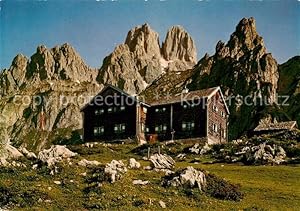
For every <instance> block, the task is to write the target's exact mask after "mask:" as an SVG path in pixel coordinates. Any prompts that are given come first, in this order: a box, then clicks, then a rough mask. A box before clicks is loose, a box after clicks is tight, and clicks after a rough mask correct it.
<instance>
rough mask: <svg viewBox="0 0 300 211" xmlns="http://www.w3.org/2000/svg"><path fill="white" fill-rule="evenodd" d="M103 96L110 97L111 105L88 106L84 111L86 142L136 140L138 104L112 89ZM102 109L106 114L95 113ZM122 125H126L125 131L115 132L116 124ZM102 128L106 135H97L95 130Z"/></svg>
mask: <svg viewBox="0 0 300 211" xmlns="http://www.w3.org/2000/svg"><path fill="white" fill-rule="evenodd" d="M101 96H102V97H107V96H109V99H110V100H108V104H109V105H93V106H88V107H87V108H86V109H85V110H84V111H83V112H84V124H83V125H84V139H85V141H99V140H104V141H111V140H117V139H125V138H128V137H130V138H134V137H135V135H136V103H134V102H133V101H132V100H130V99H128V97H126V96H122V95H121V94H120V93H118V92H116V91H115V90H112V89H108V90H107V91H106V92H105V93H102V95H101ZM99 99H100V98H99ZM106 99H107V98H106ZM127 102H128V103H127ZM121 106H124V107H125V109H124V110H121ZM109 108H110V109H113V112H108V109H109ZM101 109H103V110H104V113H102V114H96V113H95V111H96V110H101ZM114 110H115V111H114ZM122 123H125V131H124V132H122V133H116V132H115V130H114V127H115V124H122ZM101 126H103V127H104V133H103V134H101V135H95V134H94V128H95V127H101Z"/></svg>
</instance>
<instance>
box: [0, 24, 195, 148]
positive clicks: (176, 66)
mask: <svg viewBox="0 0 300 211" xmlns="http://www.w3.org/2000/svg"><path fill="white" fill-rule="evenodd" d="M164 43H165V44H164V46H173V47H174V48H175V49H176V50H174V49H172V48H171V49H169V47H165V49H164V51H163V52H164V53H162V48H161V46H160V44H159V37H158V34H157V33H156V32H154V31H153V30H152V29H151V28H150V26H149V25H148V24H144V25H143V26H138V27H135V28H133V29H132V30H130V31H129V32H128V35H127V37H126V39H125V43H124V44H121V45H119V46H117V47H116V49H115V50H114V51H113V52H112V53H111V54H110V55H109V56H107V57H106V58H105V59H104V61H103V65H102V67H101V68H100V69H94V68H90V67H89V66H88V65H87V64H85V62H84V61H83V60H82V58H81V57H80V56H79V54H78V53H77V52H76V51H75V49H74V48H73V47H72V46H71V45H69V44H64V45H62V46H56V47H54V48H51V49H47V48H46V47H45V46H43V45H42V46H39V47H38V48H37V51H36V53H35V54H33V55H32V56H31V57H30V59H28V58H27V57H25V56H23V55H17V56H16V57H15V58H14V59H13V62H12V64H11V67H10V68H9V69H6V70H4V71H3V72H1V73H0V112H1V119H0V131H1V135H2V134H4V135H5V137H1V139H2V140H5V141H8V139H9V140H11V141H12V142H13V143H14V144H15V145H27V147H28V148H29V149H33V150H37V149H41V148H44V147H46V146H47V145H49V144H50V143H51V142H53V141H57V140H60V139H64V138H66V136H67V137H69V136H71V135H72V134H71V132H72V131H74V130H79V129H81V128H82V116H81V113H80V108H81V107H82V106H83V105H84V104H85V103H87V102H88V101H89V100H90V98H91V97H93V96H94V95H95V94H96V93H97V92H99V91H100V90H101V89H102V87H103V86H104V84H105V83H110V84H113V85H116V86H117V87H119V88H121V89H124V90H125V91H127V92H129V93H131V94H138V93H140V92H141V91H143V90H144V89H145V88H146V86H148V84H150V83H152V82H153V81H154V80H156V79H157V78H158V77H159V76H161V75H163V74H165V72H169V71H177V70H185V69H187V68H188V67H192V66H193V65H194V64H195V61H196V48H195V45H194V42H193V40H192V38H191V37H190V35H189V34H188V33H187V32H186V31H185V30H184V29H183V28H182V27H179V26H175V27H172V28H171V29H170V30H169V32H168V33H167V37H166V41H165V42H164ZM177 45H178V46H177ZM169 51H172V52H174V53H175V54H174V55H171V53H170V52H169ZM164 55H168V59H165V57H164ZM4 135H3V136H4ZM77 138H78V136H77Z"/></svg>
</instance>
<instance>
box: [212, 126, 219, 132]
mask: <svg viewBox="0 0 300 211" xmlns="http://www.w3.org/2000/svg"><path fill="white" fill-rule="evenodd" d="M213 131H214V132H216V133H217V132H218V125H217V124H213Z"/></svg>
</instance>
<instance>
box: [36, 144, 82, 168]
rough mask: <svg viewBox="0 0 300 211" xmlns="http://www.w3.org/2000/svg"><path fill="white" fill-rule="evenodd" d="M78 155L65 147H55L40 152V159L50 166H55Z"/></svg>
mask: <svg viewBox="0 0 300 211" xmlns="http://www.w3.org/2000/svg"><path fill="white" fill-rule="evenodd" d="M76 155H77V154H76V153H74V152H72V151H71V150H69V149H68V148H66V147H65V146H60V145H53V146H51V148H50V149H44V150H42V151H40V152H39V154H38V159H39V160H41V161H42V162H44V163H47V165H48V166H53V165H54V164H55V163H58V162H60V161H62V160H63V159H67V158H71V157H74V156H76Z"/></svg>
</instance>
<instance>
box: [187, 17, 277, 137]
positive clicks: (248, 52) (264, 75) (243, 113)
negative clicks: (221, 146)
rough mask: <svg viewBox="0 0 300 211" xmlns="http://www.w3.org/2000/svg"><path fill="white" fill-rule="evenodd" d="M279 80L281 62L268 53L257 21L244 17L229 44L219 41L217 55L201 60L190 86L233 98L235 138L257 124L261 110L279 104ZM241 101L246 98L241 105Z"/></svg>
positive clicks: (231, 103)
mask: <svg viewBox="0 0 300 211" xmlns="http://www.w3.org/2000/svg"><path fill="white" fill-rule="evenodd" d="M278 78H279V73H278V67H277V62H276V60H275V59H274V58H273V57H272V55H271V54H269V53H267V50H266V48H265V45H264V42H263V38H262V37H261V36H259V34H258V33H257V31H256V26H255V20H254V19H253V18H243V19H242V20H241V21H240V22H239V24H238V25H237V27H236V30H235V32H234V33H233V34H232V35H231V37H230V39H229V41H228V42H227V44H225V43H223V42H221V41H219V42H218V44H217V46H216V52H215V55H213V56H211V57H209V56H208V55H206V56H205V57H204V58H202V59H201V60H200V61H199V63H198V64H197V65H196V67H195V73H194V76H193V81H192V82H191V83H190V85H189V87H190V88H191V89H198V88H206V87H212V86H221V88H222V91H223V92H224V94H225V96H226V97H228V98H230V99H231V101H230V102H229V107H230V111H231V115H230V125H231V127H230V131H229V134H230V138H235V137H237V136H239V135H241V134H242V133H243V132H244V131H245V130H249V129H251V128H253V127H254V125H255V124H257V122H258V120H259V118H260V117H259V116H258V114H257V110H258V108H259V107H260V109H262V108H264V107H268V106H270V105H272V104H274V103H276V102H277V101H276V99H277V95H276V90H277V81H278ZM245 97H248V98H247V104H248V105H246V103H245V100H243V99H244V98H245ZM249 98H250V100H249ZM239 99H242V103H241V104H240V102H239ZM261 102H262V103H261ZM240 117H243V119H240ZM237 119H239V120H238V121H237Z"/></svg>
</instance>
